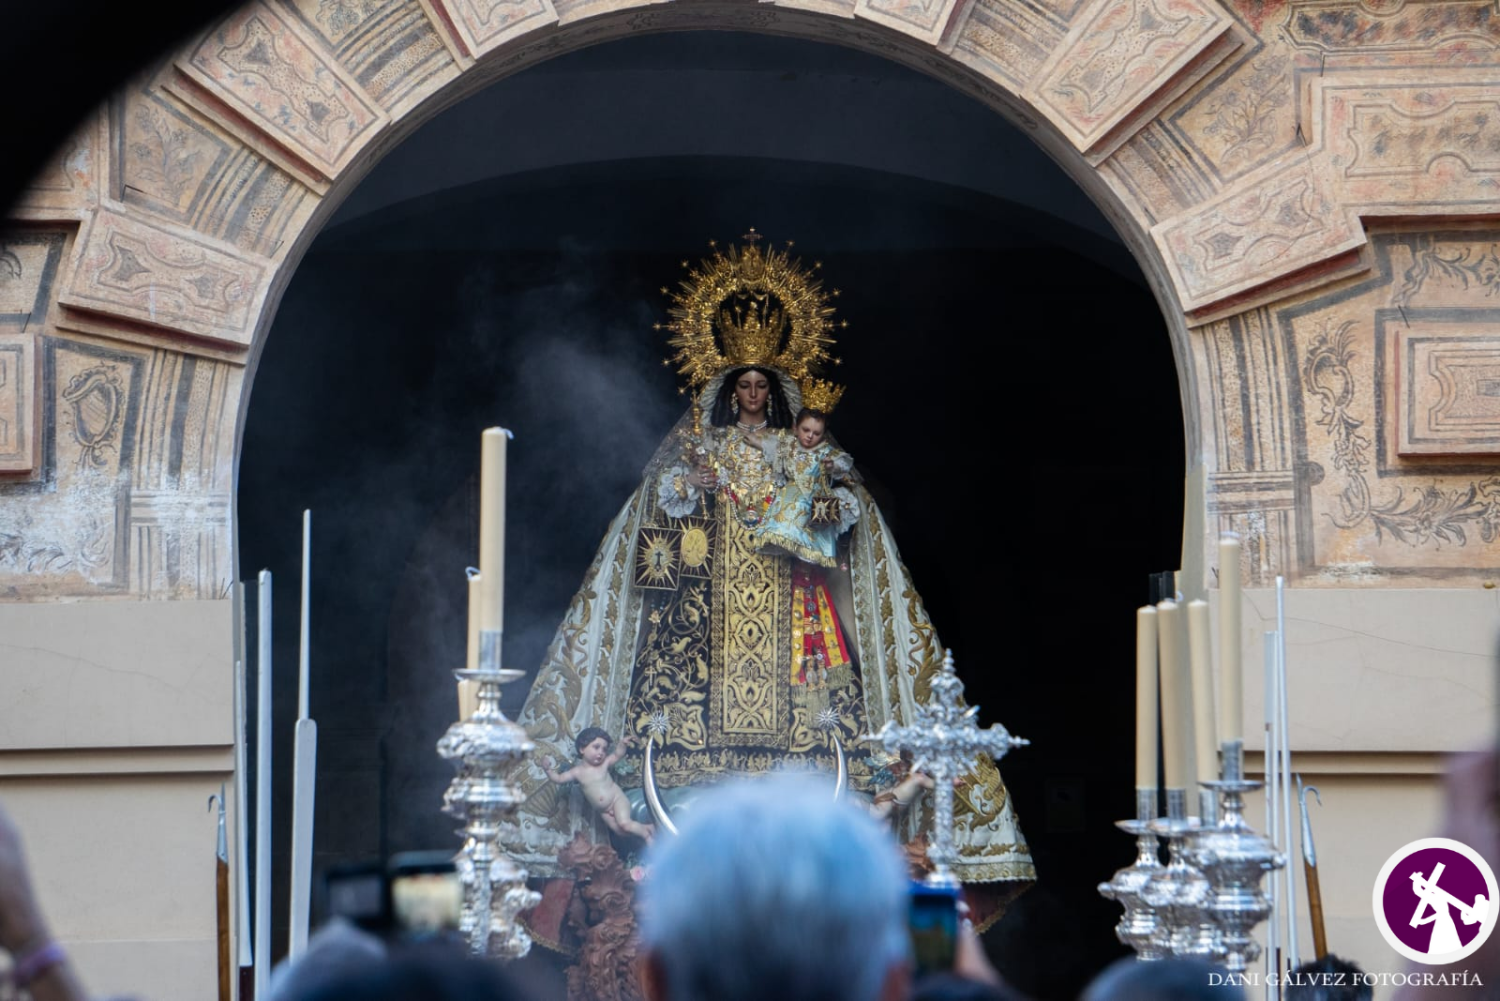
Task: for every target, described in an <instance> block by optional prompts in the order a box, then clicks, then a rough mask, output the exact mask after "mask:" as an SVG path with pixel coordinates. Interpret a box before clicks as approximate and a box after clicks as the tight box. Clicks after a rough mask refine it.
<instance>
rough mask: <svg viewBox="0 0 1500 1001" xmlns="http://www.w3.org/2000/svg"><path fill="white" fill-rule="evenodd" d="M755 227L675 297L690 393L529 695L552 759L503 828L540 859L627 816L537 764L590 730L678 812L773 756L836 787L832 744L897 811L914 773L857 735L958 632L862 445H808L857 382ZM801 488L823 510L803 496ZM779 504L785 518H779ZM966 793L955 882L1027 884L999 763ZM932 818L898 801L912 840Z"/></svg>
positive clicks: (822, 300) (518, 847) (571, 756)
mask: <svg viewBox="0 0 1500 1001" xmlns="http://www.w3.org/2000/svg"><path fill="white" fill-rule="evenodd" d="M756 239H758V238H757V237H755V236H754V234H752V235H751V236H750V237H749V238H748V239H747V243H746V244H745V245H743V246H740V247H734V246H731V247H729V248H727V249H722V250H715V251H714V254H713V256H712V257H710V258H708V259H705V260H703V261H701V262H700V263H699V264H698V266H697V267H696V268H694V269H692V270H690V271H689V273H688V275H687V277H686V278H685V279H684V280H683V282H682V283H681V285H680V287H679V289H678V291H677V292H676V293H675V295H674V296H673V300H672V307H671V311H670V318H671V319H670V322H669V323H668V324H667V329H668V330H669V331H670V333H671V337H670V341H669V343H670V344H671V346H672V348H673V349H674V350H675V355H674V358H673V361H675V362H676V363H677V365H678V369H679V372H680V374H681V375H682V376H683V377H684V378H685V379H686V381H687V384H688V388H689V390H690V391H691V404H690V406H689V408H688V411H687V413H685V414H684V415H683V417H682V419H681V420H680V421H679V422H678V424H677V426H676V427H675V428H674V429H673V431H672V432H671V434H669V435H668V436H667V439H666V440H665V441H664V442H663V443H662V445H661V447H660V448H658V449H657V452H656V454H655V456H654V457H653V458H652V460H651V462H650V464H649V465H648V466H647V468H646V470H645V475H644V476H643V477H642V479H641V484H640V486H639V487H638V488H637V489H636V490H635V492H634V493H632V494H631V496H630V497H629V498H628V499H627V500H626V502H625V505H624V507H622V508H621V509H620V512H619V514H618V515H616V516H615V519H614V521H613V522H612V523H611V524H610V526H609V530H608V532H607V533H606V534H605V536H604V541H603V542H602V543H601V544H600V546H599V550H598V552H597V553H596V554H595V556H594V560H593V563H592V564H591V565H590V566H589V569H588V572H587V574H586V575H585V577H584V580H583V586H582V587H581V588H579V590H578V593H577V594H576V595H575V596H574V598H573V601H572V604H571V605H570V606H569V607H568V612H567V615H566V616H565V617H564V618H563V621H562V624H561V625H560V626H559V627H558V629H557V634H556V636H555V638H554V639H553V641H552V644H551V646H550V647H549V648H548V651H547V655H546V658H545V660H544V661H543V663H542V666H541V668H540V670H539V672H538V674H537V676H536V679H535V681H534V683H533V685H532V688H531V693H530V695H529V696H528V698H527V700H526V704H525V707H524V708H523V709H522V711H521V715H520V719H519V722H520V723H521V724H522V725H523V726H524V727H525V728H526V730H527V732H528V733H529V734H530V735H531V737H532V739H533V740H534V741H535V742H536V744H537V752H536V754H535V755H533V757H532V759H531V760H530V761H527V762H525V763H523V764H522V766H521V770H520V772H519V774H518V775H517V776H515V777H514V778H515V779H516V780H517V781H518V782H519V784H520V785H521V787H522V789H523V790H524V792H525V793H526V796H527V799H526V801H525V803H524V805H523V806H521V807H520V809H519V810H518V811H517V813H516V815H515V824H514V826H511V827H509V828H508V829H507V831H506V832H505V840H506V844H507V848H508V850H509V851H510V853H511V854H512V856H513V857H514V858H516V860H517V861H519V862H521V863H522V864H524V865H526V866H527V867H528V868H529V869H530V870H531V872H532V874H533V875H537V876H544V877H545V876H551V875H556V874H559V869H558V863H557V855H558V852H559V850H560V849H561V848H562V847H563V846H564V845H566V844H568V843H569V842H570V841H572V840H573V839H574V838H575V837H576V836H577V835H578V834H580V833H583V834H584V835H585V836H586V837H588V838H590V839H592V840H604V839H605V838H607V837H608V836H609V835H608V830H607V829H606V828H605V827H604V823H605V822H606V821H609V822H610V824H609V826H610V828H613V829H616V830H618V828H617V823H616V822H615V818H614V817H608V818H606V817H603V816H601V814H599V813H596V812H595V811H594V809H592V808H590V807H589V806H588V805H587V804H586V802H585V800H584V796H583V793H582V791H581V790H579V787H578V786H577V785H574V784H557V783H554V782H550V781H549V780H548V776H547V774H546V771H545V770H544V769H543V768H542V767H541V766H540V765H539V764H537V763H535V762H542V761H546V760H547V759H549V758H550V759H554V760H556V761H559V762H562V761H572V760H575V759H576V757H577V754H578V751H577V750H576V749H575V748H576V742H577V741H578V738H579V736H580V735H581V734H583V732H584V731H585V730H586V729H589V728H600V729H602V731H603V732H604V734H605V735H606V737H607V739H609V740H612V741H616V742H618V743H616V744H615V746H616V748H617V749H620V750H624V749H626V748H628V753H626V756H625V758H624V760H622V761H621V762H620V765H619V766H618V767H617V769H616V770H617V772H619V773H622V777H621V779H620V784H621V785H622V786H623V787H625V789H626V792H627V796H628V797H629V798H630V799H632V800H635V801H637V803H638V800H639V789H638V787H639V786H640V785H641V779H640V778H639V777H636V778H633V779H632V778H631V777H630V776H629V774H628V773H629V772H630V771H631V770H632V765H634V766H635V767H634V771H635V772H636V774H637V775H639V773H640V768H639V765H640V763H641V750H642V748H643V747H644V746H645V742H647V741H652V742H654V743H653V746H652V757H653V759H654V769H653V772H654V775H655V782H656V785H657V786H658V787H659V788H660V789H661V790H662V794H661V799H663V800H665V801H666V802H667V803H668V805H669V806H671V805H672V804H674V803H675V804H677V807H678V808H679V809H684V808H690V803H691V800H692V793H693V790H694V789H696V788H701V787H703V786H706V785H709V784H712V783H714V782H716V781H720V780H722V779H725V778H729V777H736V776H756V775H762V774H766V773H770V772H780V771H798V770H803V771H826V772H828V773H829V789H830V793H831V792H832V790H833V787H834V782H833V772H834V770H835V768H836V759H837V757H838V755H839V748H840V746H841V747H842V749H844V750H847V774H848V788H849V789H850V790H852V792H853V794H855V795H861V796H864V797H866V798H874V799H879V798H881V793H882V792H885V793H887V795H886V796H885V797H884V801H885V802H886V803H887V805H886V808H885V809H886V812H887V814H889V813H890V810H891V807H890V806H889V805H888V804H889V799H890V796H889V791H890V787H891V786H893V785H895V784H896V782H897V779H898V778H899V776H900V772H899V765H898V764H897V763H896V762H892V761H889V760H884V759H881V758H879V757H878V756H876V755H874V754H872V752H871V751H870V750H869V748H868V747H867V746H866V745H865V744H864V743H862V742H861V738H862V737H863V736H864V735H866V734H869V733H872V732H873V731H875V730H878V729H879V728H880V727H881V726H882V725H883V724H884V723H885V722H886V721H887V720H894V721H895V722H896V723H897V724H904V723H906V722H908V721H909V719H910V718H911V713H912V709H913V707H914V706H916V705H918V704H922V703H925V702H926V700H927V698H928V689H929V685H930V681H931V679H932V678H933V677H934V675H935V674H936V672H937V671H938V670H939V668H940V666H941V664H942V656H943V648H942V645H941V643H940V642H939V640H938V637H937V635H936V634H935V632H934V631H933V628H932V624H931V622H930V621H929V619H928V617H927V612H926V610H925V608H924V607H923V605H922V599H921V598H920V596H919V595H918V594H917V590H916V587H915V586H914V585H913V583H912V581H911V580H910V579H909V578H908V576H907V572H906V567H905V566H904V565H902V562H901V556H900V554H899V553H898V552H897V550H896V544H895V541H894V540H893V539H892V538H891V532H890V529H889V528H888V527H887V526H886V523H885V520H884V519H883V518H882V517H881V514H880V510H879V509H878V508H877V507H876V506H875V504H874V502H873V501H872V500H871V499H870V495H869V494H868V492H866V491H865V490H864V488H863V487H862V486H860V484H859V476H858V473H857V471H856V470H855V469H854V468H852V466H851V463H850V461H849V459H848V457H847V456H846V455H844V453H842V452H840V451H838V449H837V446H836V444H832V442H831V439H825V440H824V441H822V442H817V443H816V444H815V447H816V451H810V450H808V446H807V445H806V444H805V441H804V440H803V439H802V438H801V436H802V435H803V434H804V433H807V432H808V431H809V429H812V430H818V429H821V427H822V426H824V421H825V420H826V417H827V413H828V411H829V410H831V409H832V407H833V405H834V404H836V403H837V400H838V396H839V394H840V393H841V392H842V387H837V386H833V385H831V384H829V383H827V382H824V381H822V380H820V379H818V378H816V377H817V376H818V375H819V373H820V371H821V369H822V368H823V366H824V365H825V364H826V363H828V362H829V361H830V360H831V358H830V349H831V348H832V346H833V341H834V337H833V331H834V322H833V319H832V316H833V309H832V307H831V305H830V302H829V294H828V293H826V292H825V291H824V290H823V288H822V285H821V283H820V282H819V281H818V279H817V277H816V275H815V270H810V269H807V268H804V267H803V266H802V265H801V263H800V261H797V260H795V259H793V258H791V257H790V254H789V251H788V250H785V249H782V250H778V249H775V248H770V247H767V248H764V249H762V248H761V247H759V246H758V245H757V243H756V242H755V241H756ZM809 416H810V417H811V418H813V419H812V420H808V419H806V418H808V417H809ZM798 418H803V420H801V421H800V422H798V421H797V419H798ZM794 423H795V424H796V427H795V428H794ZM794 431H795V434H794ZM799 450H800V451H799ZM808 456H816V457H817V462H814V463H812V465H811V466H809V465H808ZM799 461H800V462H801V463H802V465H801V466H800V467H799V465H798V463H799ZM799 468H800V469H802V470H803V471H804V472H806V471H807V470H808V469H811V478H810V479H808V478H806V477H803V476H802V474H800V473H799V472H798V470H799ZM820 478H821V479H822V480H823V484H822V486H821V487H819V486H818V485H817V484H816V483H815V482H814V481H816V480H819V479H820ZM799 490H800V491H802V493H803V494H807V493H809V492H810V493H812V494H816V496H813V497H810V498H807V499H809V500H811V502H812V503H803V504H801V505H800V506H798V505H796V504H791V503H788V502H789V500H791V499H792V498H793V497H794V494H795V492H796V491H799ZM776 517H779V518H780V520H781V522H783V523H785V524H783V525H782V527H783V528H784V529H787V531H786V532H778V533H775V534H771V533H768V531H767V529H768V527H769V524H770V521H771V519H773V518H776ZM788 533H790V534H791V535H794V536H796V537H797V538H798V539H800V540H801V541H800V542H798V541H795V540H794V541H788V539H787V534H788ZM799 533H800V534H799ZM598 733H599V730H597V729H596V730H592V731H591V736H590V740H593V739H597V735H598ZM623 738H631V740H630V741H623ZM585 743H587V742H585ZM591 746H592V745H591ZM617 753H618V752H617ZM632 786H634V787H637V788H634V789H632V788H631V787H632ZM902 788H903V790H904V791H905V792H907V793H908V795H907V797H906V799H902V800H901V804H902V805H905V802H906V800H909V799H911V798H912V797H911V796H910V795H909V793H910V791H911V790H910V783H908V784H907V785H905V786H903V787H902ZM898 798H899V796H898ZM955 798H956V809H955V815H956V821H957V830H956V836H957V845H958V848H959V854H960V861H959V862H958V864H957V865H955V866H954V870H955V872H956V873H957V875H958V876H959V878H960V879H962V880H964V881H965V882H970V883H990V882H996V881H1002V880H1013V881H1027V880H1031V879H1033V878H1034V876H1035V870H1034V869H1033V867H1032V862H1031V855H1030V852H1029V850H1028V848H1027V846H1026V842H1025V840H1024V839H1023V838H1022V836H1021V833H1020V831H1019V829H1018V827H1017V825H1016V818H1015V814H1014V812H1013V811H1012V809H1011V804H1010V801H1009V797H1008V795H1007V793H1006V790H1005V786H1004V785H1003V784H1002V782H1001V780H1000V774H999V771H998V770H997V769H996V767H995V765H994V763H993V762H990V761H988V760H985V761H981V762H978V763H976V766H975V769H974V771H973V772H972V773H971V774H970V775H969V776H968V778H967V779H966V780H965V781H963V782H962V783H961V784H960V786H959V787H958V788H957V790H956V797H955ZM877 812H880V811H879V809H878V808H877ZM924 812H925V811H924V810H923V809H922V808H921V805H920V802H919V803H918V806H917V808H914V809H912V810H910V811H907V812H906V813H905V814H904V815H899V816H898V817H897V819H898V820H899V821H900V822H901V823H903V824H904V825H906V830H905V831H904V833H906V834H908V835H913V834H915V833H916V832H917V831H918V830H919V829H920V826H921V824H922V823H923V814H924ZM635 815H636V818H637V819H638V820H640V821H644V822H646V823H649V822H650V820H651V815H650V814H648V813H646V812H645V810H644V808H643V807H639V805H637V810H636V814H635ZM617 843H618V844H621V845H622V846H623V845H624V844H625V843H626V839H625V838H623V837H620V838H619V840H618V842H617ZM631 843H632V844H634V845H635V846H639V842H638V841H633V839H632V841H631Z"/></svg>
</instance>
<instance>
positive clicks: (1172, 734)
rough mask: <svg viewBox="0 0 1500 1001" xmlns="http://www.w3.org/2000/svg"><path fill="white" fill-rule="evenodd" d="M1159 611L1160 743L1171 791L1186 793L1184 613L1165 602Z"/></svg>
mask: <svg viewBox="0 0 1500 1001" xmlns="http://www.w3.org/2000/svg"><path fill="white" fill-rule="evenodd" d="M1156 609H1157V620H1156V625H1157V634H1158V635H1157V641H1158V645H1159V646H1160V647H1161V743H1162V752H1163V754H1162V756H1163V758H1164V759H1165V760H1164V767H1165V771H1166V776H1167V788H1168V789H1186V788H1187V787H1188V785H1189V783H1190V782H1192V779H1193V711H1192V704H1193V702H1192V700H1193V686H1192V683H1191V681H1190V680H1189V677H1188V665H1187V658H1186V657H1184V656H1183V652H1184V651H1183V649H1182V609H1181V608H1180V607H1178V605H1177V602H1175V601H1163V602H1162V603H1161V604H1159V605H1157V606H1156Z"/></svg>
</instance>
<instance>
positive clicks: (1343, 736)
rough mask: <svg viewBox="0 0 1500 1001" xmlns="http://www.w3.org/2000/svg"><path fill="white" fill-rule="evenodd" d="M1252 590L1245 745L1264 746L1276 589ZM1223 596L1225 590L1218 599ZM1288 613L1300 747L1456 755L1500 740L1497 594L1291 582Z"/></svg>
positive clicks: (1246, 636)
mask: <svg viewBox="0 0 1500 1001" xmlns="http://www.w3.org/2000/svg"><path fill="white" fill-rule="evenodd" d="M1244 594H1245V603H1244V611H1243V615H1242V621H1241V633H1240V652H1241V657H1242V658H1243V663H1244V671H1245V693H1244V706H1245V718H1244V731H1245V745H1246V747H1250V748H1256V749H1259V748H1261V747H1263V746H1264V733H1265V728H1264V719H1265V687H1264V686H1265V672H1264V664H1265V660H1264V658H1265V643H1264V634H1265V633H1266V632H1268V631H1271V630H1274V629H1275V628H1276V594H1275V591H1274V590H1270V589H1259V588H1256V589H1251V590H1246V591H1245V592H1244ZM1218 600H1219V592H1218V591H1217V590H1216V591H1214V592H1213V593H1212V601H1213V604H1214V607H1215V609H1217V607H1218ZM1214 618H1215V625H1214V629H1215V630H1216V631H1217V629H1218V620H1217V615H1215V617H1214ZM1286 623H1287V652H1286V659H1287V692H1288V699H1287V715H1288V727H1289V731H1290V734H1291V746H1292V748H1293V750H1294V751H1296V752H1306V751H1349V752H1365V751H1369V752H1375V751H1378V752H1384V753H1389V752H1398V751H1420V752H1441V753H1450V752H1458V751H1466V750H1471V749H1473V748H1476V747H1483V746H1487V745H1488V744H1490V743H1493V741H1494V739H1495V719H1496V707H1495V699H1496V683H1495V682H1496V663H1495V633H1496V625H1497V624H1500V596H1497V592H1495V591H1493V590H1485V589H1483V588H1473V589H1463V590H1458V589H1438V588H1424V589H1412V590H1396V589H1377V588H1370V589H1365V590H1356V589H1350V588H1338V589H1333V588H1296V587H1291V588H1287V589H1286ZM1215 649H1217V646H1216V647H1215Z"/></svg>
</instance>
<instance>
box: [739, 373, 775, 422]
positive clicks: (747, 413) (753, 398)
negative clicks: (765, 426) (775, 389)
mask: <svg viewBox="0 0 1500 1001" xmlns="http://www.w3.org/2000/svg"><path fill="white" fill-rule="evenodd" d="M770 393H771V381H770V380H769V379H767V378H766V374H765V373H764V372H757V371H755V369H753V368H752V369H751V370H750V371H748V372H746V373H745V374H744V375H742V376H740V377H739V379H738V380H736V381H735V384H734V396H735V399H737V400H739V401H740V419H741V420H749V419H750V418H752V417H753V418H755V419H756V420H760V417H761V415H762V414H764V413H765V412H766V399H767V398H768V397H769V396H770Z"/></svg>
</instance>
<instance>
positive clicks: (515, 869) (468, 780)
mask: <svg viewBox="0 0 1500 1001" xmlns="http://www.w3.org/2000/svg"><path fill="white" fill-rule="evenodd" d="M453 673H454V675H456V676H457V677H458V678H460V679H462V680H464V681H476V682H478V683H479V691H478V696H477V697H478V702H479V708H478V709H476V710H475V711H474V715H473V716H470V717H469V718H468V719H466V720H459V721H458V722H457V723H454V724H453V725H452V726H450V727H449V728H448V732H447V733H445V734H443V737H442V739H441V740H439V741H438V745H437V750H438V754H440V755H442V756H443V757H444V758H447V759H448V760H449V761H457V762H458V763H459V765H458V774H457V775H455V776H454V777H453V781H452V783H450V784H449V786H448V790H447V792H445V793H444V794H443V812H445V813H448V814H450V815H452V816H454V817H458V818H459V819H461V820H463V821H464V826H463V827H462V828H460V830H459V834H460V836H462V837H463V839H464V846H463V848H462V849H461V850H460V851H459V853H458V858H457V859H456V863H457V866H458V875H459V879H460V881H461V882H462V883H463V887H464V905H463V913H462V915H461V917H460V921H459V930H460V931H461V932H463V933H464V935H466V936H467V937H468V939H469V951H470V952H472V953H473V954H474V955H476V956H496V957H499V958H503V959H519V958H520V957H522V956H524V955H526V954H527V953H528V952H530V951H531V936H529V935H527V934H526V929H524V928H522V927H521V925H520V922H518V921H517V920H516V916H517V915H518V914H520V913H521V912H522V911H524V910H527V909H529V908H532V907H535V906H536V905H537V903H538V902H539V901H540V900H541V899H542V898H541V894H539V893H536V892H535V891H533V890H529V889H527V888H526V870H525V869H523V868H521V867H520V866H518V865H516V864H515V863H514V862H512V861H511V860H510V859H509V858H507V857H506V856H505V854H504V853H503V852H501V850H500V826H501V824H503V823H504V822H505V820H506V819H507V818H508V817H509V816H510V814H511V813H512V812H514V811H515V809H516V807H518V806H520V805H521V804H522V803H523V802H525V799H526V797H525V796H524V795H523V794H522V793H521V790H520V789H518V788H517V787H516V786H515V785H513V784H512V783H510V782H509V781H507V780H506V776H507V775H508V774H509V773H510V771H511V769H512V768H514V766H515V765H516V764H517V763H518V762H519V761H520V760H521V759H522V758H524V757H525V756H526V755H528V754H530V753H531V752H532V751H533V750H535V749H536V745H535V744H533V743H532V742H531V738H529V737H528V736H526V731H525V730H523V729H522V728H521V727H520V726H519V725H517V724H516V723H513V722H511V720H509V719H507V718H506V716H505V714H504V713H503V712H501V711H500V686H501V685H502V684H505V683H506V682H509V681H514V680H516V679H517V678H520V677H523V672H521V671H510V670H503V669H502V668H501V667H500V631H499V630H498V629H482V630H480V632H479V667H478V668H477V669H475V670H469V669H464V670H461V671H454V672H453Z"/></svg>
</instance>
